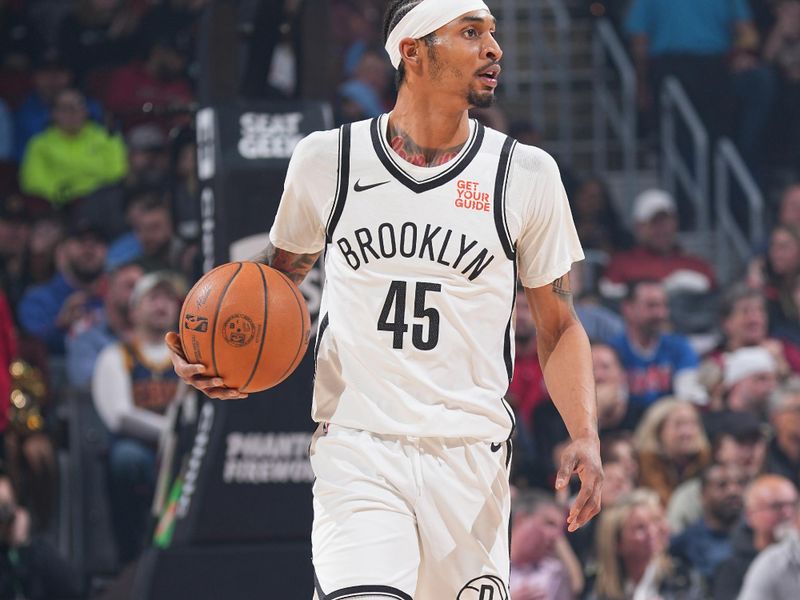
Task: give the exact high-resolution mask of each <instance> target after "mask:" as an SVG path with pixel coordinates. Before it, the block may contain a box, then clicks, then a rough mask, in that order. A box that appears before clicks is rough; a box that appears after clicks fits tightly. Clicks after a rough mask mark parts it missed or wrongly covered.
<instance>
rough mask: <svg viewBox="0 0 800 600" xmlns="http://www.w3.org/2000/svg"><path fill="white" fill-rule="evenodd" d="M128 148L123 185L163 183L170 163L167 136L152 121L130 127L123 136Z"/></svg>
mask: <svg viewBox="0 0 800 600" xmlns="http://www.w3.org/2000/svg"><path fill="white" fill-rule="evenodd" d="M125 145H126V147H127V148H128V175H127V176H126V178H125V187H126V188H128V189H131V188H134V187H142V186H159V185H163V184H164V183H165V182H166V180H167V179H168V177H169V172H170V169H169V167H170V164H169V154H168V152H167V150H168V149H167V138H166V136H165V135H164V133H163V132H162V131H161V129H160V128H159V127H158V126H157V125H154V124H152V123H144V124H142V125H137V126H135V127H134V128H132V129H131V130H130V131H129V132H128V134H127V135H126V136H125Z"/></svg>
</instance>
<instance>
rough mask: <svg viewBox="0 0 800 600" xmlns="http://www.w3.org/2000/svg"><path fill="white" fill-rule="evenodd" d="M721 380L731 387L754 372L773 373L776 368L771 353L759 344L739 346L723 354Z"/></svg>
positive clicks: (727, 386)
mask: <svg viewBox="0 0 800 600" xmlns="http://www.w3.org/2000/svg"><path fill="white" fill-rule="evenodd" d="M724 364H725V368H724V371H725V374H724V376H723V382H724V383H725V387H726V388H731V387H733V386H734V385H736V384H737V383H739V382H740V381H742V380H743V379H746V378H747V377H750V376H751V375H755V374H756V373H775V372H776V371H777V370H778V367H777V365H776V364H775V359H774V358H773V357H772V354H770V353H769V351H768V350H767V349H765V348H762V347H761V346H749V347H746V348H739V349H738V350H734V351H733V352H730V353H728V354H726V355H725V359H724Z"/></svg>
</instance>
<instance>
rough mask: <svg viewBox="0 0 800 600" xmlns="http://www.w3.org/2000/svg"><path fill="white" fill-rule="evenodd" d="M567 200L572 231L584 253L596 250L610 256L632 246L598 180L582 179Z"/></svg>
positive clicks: (609, 197) (628, 235)
mask: <svg viewBox="0 0 800 600" xmlns="http://www.w3.org/2000/svg"><path fill="white" fill-rule="evenodd" d="M571 199H572V214H573V216H574V218H575V228H576V229H577V230H578V237H579V238H580V239H581V245H582V246H583V248H584V249H589V250H599V251H601V252H605V253H606V254H608V255H609V256H611V255H612V254H613V253H614V252H617V251H619V250H627V249H628V248H629V247H630V246H631V245H632V243H633V239H632V237H631V235H630V233H628V231H627V230H626V229H625V227H624V225H623V220H622V218H621V217H620V216H619V215H618V214H617V211H616V209H615V208H614V203H613V202H612V200H611V195H610V192H609V190H608V186H607V185H606V183H605V182H604V181H603V179H602V178H601V177H599V176H594V177H588V178H586V179H584V180H583V181H582V182H581V183H580V184H579V185H578V189H577V190H576V191H575V193H574V195H572V196H571Z"/></svg>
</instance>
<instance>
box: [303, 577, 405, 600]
mask: <svg viewBox="0 0 800 600" xmlns="http://www.w3.org/2000/svg"><path fill="white" fill-rule="evenodd" d="M314 589H315V590H316V592H317V596H318V600H337V599H340V598H353V599H356V598H361V597H362V596H385V597H386V598H393V599H394V600H414V599H413V598H412V597H411V596H409V595H408V594H406V593H405V592H404V591H402V590H398V589H397V588H393V587H391V586H388V585H354V586H351V587H346V588H342V589H339V590H336V591H334V592H331V593H330V594H326V593H325V592H323V591H322V586H321V585H320V584H319V580H318V579H317V576H316V575H314Z"/></svg>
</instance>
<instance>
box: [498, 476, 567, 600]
mask: <svg viewBox="0 0 800 600" xmlns="http://www.w3.org/2000/svg"><path fill="white" fill-rule="evenodd" d="M563 537H564V511H563V510H562V509H561V508H560V507H559V506H558V505H557V504H556V502H555V500H554V499H553V498H552V497H551V496H547V495H545V494H544V493H542V492H535V491H531V490H520V491H519V492H517V494H516V497H515V498H514V507H513V520H512V524H511V578H510V580H509V591H510V592H511V596H512V597H513V598H514V599H515V600H517V599H519V600H525V599H531V600H533V599H536V598H548V599H552V600H570V599H572V598H574V597H575V595H574V594H573V592H572V589H571V587H570V577H569V572H568V571H567V567H566V566H565V565H564V563H563V562H562V561H560V560H559V559H558V558H557V557H556V556H555V553H556V544H557V542H558V541H559V540H560V539H561V540H563Z"/></svg>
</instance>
